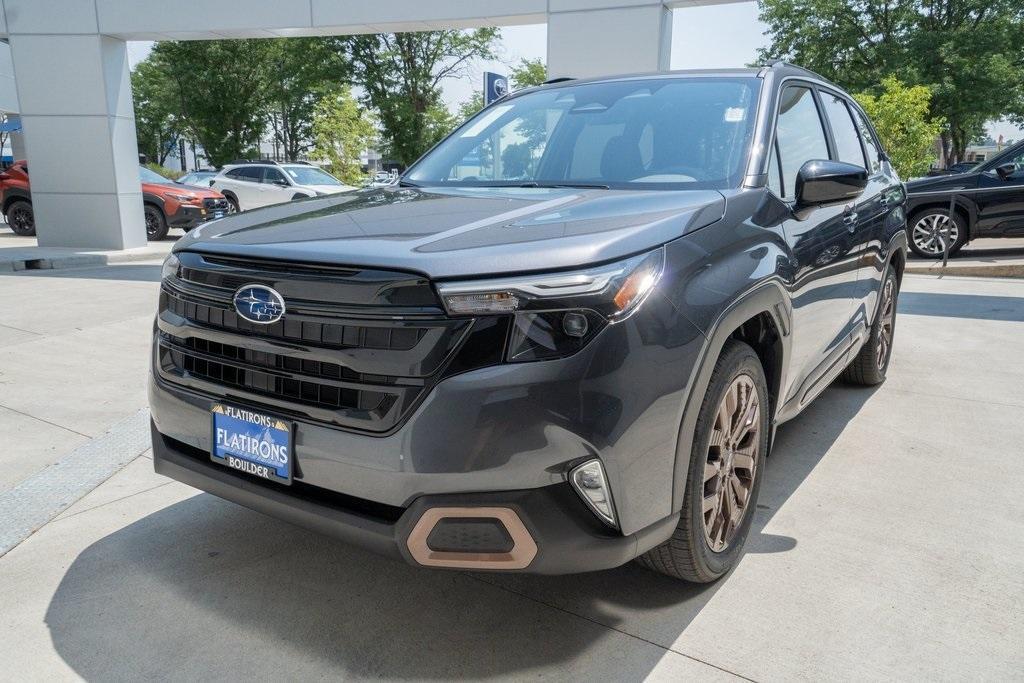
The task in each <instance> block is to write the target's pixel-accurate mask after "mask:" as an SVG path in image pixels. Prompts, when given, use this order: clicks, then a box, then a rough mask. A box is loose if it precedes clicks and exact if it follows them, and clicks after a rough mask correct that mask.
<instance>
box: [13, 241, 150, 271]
mask: <svg viewBox="0 0 1024 683" xmlns="http://www.w3.org/2000/svg"><path fill="white" fill-rule="evenodd" d="M32 251H33V250H25V251H22V253H20V254H17V255H14V256H8V255H6V254H4V253H3V250H0V273H14V272H18V271H22V270H57V269H61V268H83V267H90V266H106V265H110V264H112V263H128V262H132V261H150V260H153V259H163V258H164V257H165V256H167V254H168V253H170V249H166V250H164V249H151V248H149V247H142V248H140V249H126V250H123V251H110V252H97V253H89V252H72V253H68V254H59V253H58V254H54V253H52V252H48V250H46V249H45V248H44V249H39V250H38V251H37V253H32Z"/></svg>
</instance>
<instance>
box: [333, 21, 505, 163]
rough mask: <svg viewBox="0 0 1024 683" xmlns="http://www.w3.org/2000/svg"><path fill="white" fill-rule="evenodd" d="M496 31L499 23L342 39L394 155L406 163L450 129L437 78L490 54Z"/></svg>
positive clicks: (455, 74) (462, 71) (462, 73)
mask: <svg viewBox="0 0 1024 683" xmlns="http://www.w3.org/2000/svg"><path fill="white" fill-rule="evenodd" d="M497 37H498V30H497V29H495V28H481V29H476V30H473V31H454V30H453V31H427V32H417V33H381V34H376V35H360V36H352V37H349V38H344V39H340V41H341V47H342V49H344V50H345V52H346V53H347V55H348V57H349V59H350V60H351V65H352V72H353V77H354V80H355V83H356V84H358V85H359V86H360V87H361V88H362V89H363V91H364V93H365V95H364V102H365V103H366V104H367V105H369V106H370V107H372V108H373V109H374V110H375V111H376V112H377V113H378V116H379V118H380V125H381V131H382V138H383V140H382V142H383V144H384V147H385V152H386V153H387V154H388V155H389V156H390V157H391V158H392V159H394V160H395V161H398V162H400V163H402V164H410V163H412V162H413V161H415V160H416V159H417V158H418V157H419V156H420V155H421V154H423V152H425V151H426V150H427V149H428V148H429V147H430V146H431V145H432V144H434V143H435V142H436V141H437V140H438V139H440V138H441V137H442V136H443V135H444V134H446V133H447V132H448V131H449V130H451V127H452V126H453V125H454V117H452V115H451V113H450V112H448V111H447V109H446V108H445V107H444V106H443V105H442V103H441V83H442V82H444V81H445V80H446V79H449V78H457V77H463V76H465V75H466V73H467V70H468V67H469V65H470V64H471V63H472V62H473V61H474V60H476V59H491V58H493V57H494V48H493V45H494V42H495V39H496V38H497Z"/></svg>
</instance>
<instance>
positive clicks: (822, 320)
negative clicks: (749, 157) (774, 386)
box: [769, 85, 859, 403]
mask: <svg viewBox="0 0 1024 683" xmlns="http://www.w3.org/2000/svg"><path fill="white" fill-rule="evenodd" d="M773 151H774V155H773V159H772V164H771V168H770V169H769V177H770V180H769V186H770V188H771V189H772V191H776V192H779V193H781V195H782V199H783V200H784V201H786V202H790V203H792V202H794V201H795V184H796V176H797V172H798V171H799V170H800V167H802V166H803V165H804V164H805V163H806V162H808V161H812V160H816V159H829V158H830V154H829V143H828V137H827V135H826V133H825V126H824V124H823V119H822V117H821V113H820V106H819V103H818V98H817V97H816V95H815V92H814V90H813V89H812V88H811V87H809V86H796V85H793V86H787V87H786V88H785V89H784V90H783V91H782V96H781V98H780V101H779V115H778V120H777V123H776V131H775V147H774V150H773ZM772 176H775V177H772ZM857 221H858V216H857V211H856V203H854V202H850V203H848V204H845V205H836V206H829V207H822V208H819V209H816V210H814V211H812V212H811V213H810V215H809V216H807V217H806V218H805V219H804V220H797V219H796V218H790V219H788V220H787V221H785V223H783V230H784V232H785V236H786V241H787V242H788V243H789V246H790V248H791V249H792V252H793V258H794V259H795V261H796V263H795V264H793V265H794V266H795V269H794V270H795V274H794V277H793V281H792V282H791V283H790V289H791V293H792V297H793V333H792V334H793V340H792V344H791V347H790V351H791V357H790V363H789V367H790V369H791V372H790V373H789V385H788V386H787V387H785V393H784V399H785V400H786V401H789V400H791V399H797V401H798V402H799V403H804V402H806V401H809V400H810V399H811V398H813V396H814V395H815V394H816V393H817V391H819V390H820V389H821V388H823V387H821V386H819V383H820V382H822V381H823V380H822V378H824V377H825V376H827V375H829V374H830V373H831V372H834V371H835V369H836V368H840V369H841V368H842V367H843V364H844V363H845V358H846V352H847V350H848V349H849V344H850V335H851V331H852V330H853V322H852V318H853V310H854V295H855V291H856V288H857V268H858V259H857V255H856V253H855V252H856V249H855V248H856V245H857V244H858V241H859V240H858V236H857Z"/></svg>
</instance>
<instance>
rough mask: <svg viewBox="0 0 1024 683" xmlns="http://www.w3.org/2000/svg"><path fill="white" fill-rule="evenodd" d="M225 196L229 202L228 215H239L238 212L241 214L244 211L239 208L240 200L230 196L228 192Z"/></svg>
mask: <svg viewBox="0 0 1024 683" xmlns="http://www.w3.org/2000/svg"><path fill="white" fill-rule="evenodd" d="M223 194H224V199H226V200H228V213H229V214H230V213H238V212H240V211H241V210H242V209H241V207H239V206H238V200H237V199H236V198H235V195H233V194H230V193H228V192H225V193H223Z"/></svg>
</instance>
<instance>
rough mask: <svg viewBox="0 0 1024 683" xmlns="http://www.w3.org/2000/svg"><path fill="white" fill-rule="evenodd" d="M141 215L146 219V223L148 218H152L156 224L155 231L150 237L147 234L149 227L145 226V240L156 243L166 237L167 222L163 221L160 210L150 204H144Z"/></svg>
mask: <svg viewBox="0 0 1024 683" xmlns="http://www.w3.org/2000/svg"><path fill="white" fill-rule="evenodd" d="M143 215H144V216H145V217H146V218H147V222H148V218H149V216H153V217H154V218H155V219H156V223H157V229H156V231H155V232H154V234H152V235H151V234H149V226H148V225H147V226H146V239H149V240H153V241H157V240H162V239H163V238H165V237H167V221H166V220H165V219H164V214H163V212H162V211H160V209H158V208H156V207H155V206H152V205H150V204H146V206H145V211H144V214H143Z"/></svg>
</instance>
